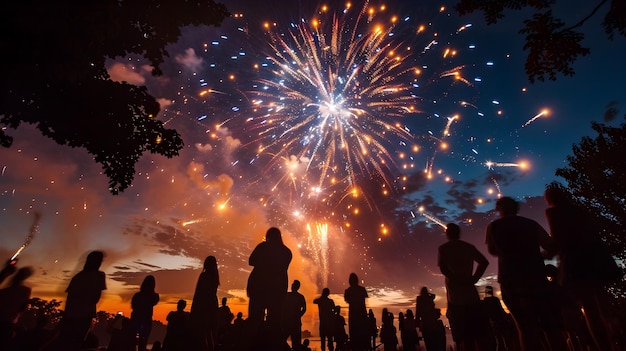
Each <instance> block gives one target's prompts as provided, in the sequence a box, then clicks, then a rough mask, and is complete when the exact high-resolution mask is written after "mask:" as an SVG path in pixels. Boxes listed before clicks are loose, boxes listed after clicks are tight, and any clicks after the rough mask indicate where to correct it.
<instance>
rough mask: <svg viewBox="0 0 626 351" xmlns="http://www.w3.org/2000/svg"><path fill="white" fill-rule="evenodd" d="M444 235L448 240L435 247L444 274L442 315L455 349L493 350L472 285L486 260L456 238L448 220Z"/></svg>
mask: <svg viewBox="0 0 626 351" xmlns="http://www.w3.org/2000/svg"><path fill="white" fill-rule="evenodd" d="M446 237H447V238H448V242H446V243H445V244H443V245H441V246H439V258H438V265H439V269H440V270H441V273H442V274H443V275H444V276H445V277H446V292H447V296H448V310H447V313H446V315H447V317H448V320H449V321H450V328H451V329H452V337H453V339H454V341H455V342H456V344H457V346H459V350H463V351H469V350H477V349H478V350H485V351H486V350H493V349H495V343H494V342H493V339H492V338H491V335H490V333H489V332H490V327H489V321H488V319H487V317H486V315H485V314H484V313H483V309H482V305H481V301H480V297H479V296H478V291H477V290H476V287H475V286H474V284H476V283H477V282H478V280H479V279H480V277H482V275H483V273H485V270H486V269H487V266H488V265H489V261H487V259H486V258H485V256H484V255H483V254H482V253H480V251H478V249H476V247H475V246H474V245H472V244H470V243H468V242H465V241H463V240H461V239H460V237H461V228H459V226H458V225H456V224H454V223H449V224H448V225H447V226H446ZM474 264H476V269H474Z"/></svg>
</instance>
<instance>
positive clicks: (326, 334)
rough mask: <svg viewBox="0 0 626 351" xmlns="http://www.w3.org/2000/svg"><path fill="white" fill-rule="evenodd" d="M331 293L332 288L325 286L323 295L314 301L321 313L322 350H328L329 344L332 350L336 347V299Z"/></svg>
mask: <svg viewBox="0 0 626 351" xmlns="http://www.w3.org/2000/svg"><path fill="white" fill-rule="evenodd" d="M329 295H330V290H329V289H328V288H324V289H323V290H322V296H320V297H318V298H316V299H315V300H313V303H314V304H316V305H317V308H318V313H319V322H320V324H319V325H320V326H319V332H320V339H321V340H320V343H321V347H322V351H324V350H326V346H328V349H329V350H331V351H332V350H333V349H334V345H333V336H334V335H333V334H334V330H333V329H334V324H335V301H333V300H332V299H331V298H329V297H328V296H329Z"/></svg>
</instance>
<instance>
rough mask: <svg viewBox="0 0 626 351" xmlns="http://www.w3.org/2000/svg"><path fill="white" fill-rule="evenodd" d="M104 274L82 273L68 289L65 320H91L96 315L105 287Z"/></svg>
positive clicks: (73, 280)
mask: <svg viewBox="0 0 626 351" xmlns="http://www.w3.org/2000/svg"><path fill="white" fill-rule="evenodd" d="M104 277H105V276H104V272H101V271H80V272H78V273H77V274H76V275H75V276H74V277H73V278H72V280H71V281H70V285H69V286H68V287H67V290H66V292H67V299H66V300H65V310H64V311H65V313H64V318H85V317H86V318H91V317H93V316H95V315H96V304H97V303H98V301H99V300H100V295H101V292H102V290H104V289H106V286H105V285H104V279H105V278H104Z"/></svg>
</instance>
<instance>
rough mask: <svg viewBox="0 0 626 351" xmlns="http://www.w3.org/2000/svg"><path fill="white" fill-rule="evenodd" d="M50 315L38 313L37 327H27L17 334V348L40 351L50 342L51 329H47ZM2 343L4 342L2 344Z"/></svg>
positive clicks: (26, 350)
mask: <svg viewBox="0 0 626 351" xmlns="http://www.w3.org/2000/svg"><path fill="white" fill-rule="evenodd" d="M46 324H48V316H46V315H44V314H38V315H37V316H36V319H35V327H34V328H31V329H26V330H24V331H22V332H20V333H19V334H18V335H17V343H18V346H17V350H19V351H39V350H41V349H42V347H43V346H44V345H45V343H46V342H49V339H50V331H49V330H47V329H46V328H45V327H46ZM0 345H2V344H0Z"/></svg>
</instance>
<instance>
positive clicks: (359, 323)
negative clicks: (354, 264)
mask: <svg viewBox="0 0 626 351" xmlns="http://www.w3.org/2000/svg"><path fill="white" fill-rule="evenodd" d="M348 282H349V284H350V287H349V288H347V289H346V291H345V293H344V299H345V300H346V302H347V303H348V330H349V333H350V345H351V346H352V350H353V351H365V350H367V349H368V346H369V335H368V334H369V333H368V330H367V308H366V306H365V299H366V298H368V295H367V290H365V288H364V287H362V286H361V285H359V277H358V276H357V275H356V273H350V278H349V279H348Z"/></svg>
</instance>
